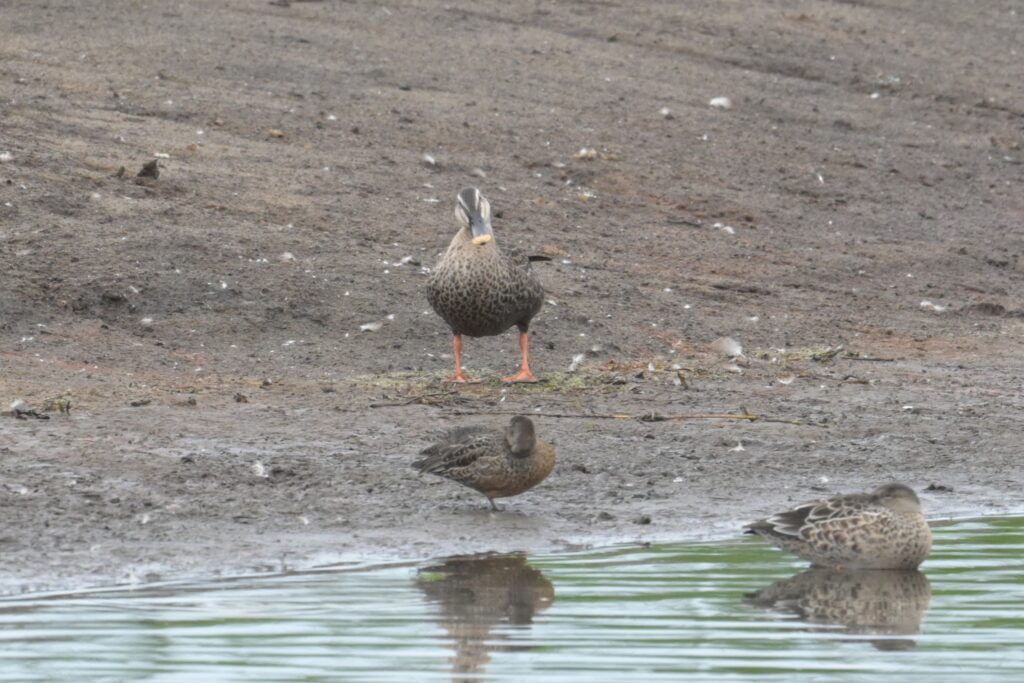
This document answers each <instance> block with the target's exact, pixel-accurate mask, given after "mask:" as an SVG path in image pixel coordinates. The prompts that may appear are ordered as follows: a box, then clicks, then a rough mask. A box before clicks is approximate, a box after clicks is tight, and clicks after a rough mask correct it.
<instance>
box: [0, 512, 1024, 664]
mask: <svg viewBox="0 0 1024 683" xmlns="http://www.w3.org/2000/svg"><path fill="white" fill-rule="evenodd" d="M935 531H936V533H935V550H934V553H933V555H932V557H931V559H929V561H928V562H927V563H926V564H925V565H924V566H923V568H922V571H921V572H877V571H876V572H846V573H842V574H836V573H833V572H820V571H806V568H805V567H804V566H802V565H801V563H800V562H799V561H796V560H793V559H792V558H790V557H788V556H786V555H784V554H782V553H780V552H777V551H775V550H772V549H770V548H768V547H767V546H766V545H764V544H763V542H760V541H759V540H757V539H744V540H740V539H737V540H735V541H729V542H724V543H691V544H680V545H664V546H654V547H647V548H638V547H622V548H614V549H606V550H601V551H588V552H578V553H568V554H561V555H536V556H531V557H529V558H527V557H526V556H525V555H504V556H485V557H479V556H477V557H474V558H449V559H447V560H438V561H435V562H430V563H425V564H421V565H395V566H386V567H380V568H374V569H365V570H359V571H340V570H324V571H317V572H308V573H302V574H289V575H281V576H270V577H261V578H249V579H239V580H232V581H220V582H213V583H207V584H200V585H191V586H182V585H175V586H164V587H150V588H141V589H135V590H128V589H118V590H110V591H99V592H90V593H85V594H76V595H68V596H21V597H17V598H11V599H4V600H0V681H56V680H67V681H82V680H89V681H175V682H177V681H182V682H184V681H199V680H202V681H296V680H302V681H337V680H353V681H400V682H402V683H409V682H410V681H448V680H456V681H473V680H488V681H517V682H518V681H580V682H583V681H593V680H608V681H644V682H646V681H705V680H707V681H711V680H713V681H723V680H736V681H753V680H757V681H765V680H778V681H826V680H829V681H831V680H837V679H838V680H843V681H879V680H898V681H901V682H905V681H928V682H929V683H933V682H934V681H943V680H949V681H967V680H976V681H983V680H984V681H988V680H993V681H994V680H1024V609H1022V608H1024V563H1022V561H1021V558H1022V553H1024V518H1009V519H985V520H980V521H969V522H961V523H958V524H955V525H950V526H944V527H941V528H938V529H936V530H935ZM882 674H885V675H886V676H885V678H883V677H882Z"/></svg>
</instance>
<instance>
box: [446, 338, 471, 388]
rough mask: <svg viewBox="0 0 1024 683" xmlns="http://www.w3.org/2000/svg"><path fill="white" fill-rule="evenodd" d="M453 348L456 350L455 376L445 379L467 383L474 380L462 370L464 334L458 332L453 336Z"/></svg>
mask: <svg viewBox="0 0 1024 683" xmlns="http://www.w3.org/2000/svg"><path fill="white" fill-rule="evenodd" d="M452 348H453V349H454V351H455V376H454V377H452V378H451V379H448V380H445V381H447V382H458V383H460V384H461V383H466V382H473V381H474V380H471V379H469V378H468V377H466V375H465V374H464V373H463V372H462V335H461V334H456V335H455V336H453V337H452Z"/></svg>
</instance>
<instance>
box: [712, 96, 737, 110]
mask: <svg viewBox="0 0 1024 683" xmlns="http://www.w3.org/2000/svg"><path fill="white" fill-rule="evenodd" d="M708 106H709V107H714V108H715V109H732V100H730V99H729V98H728V97H712V98H711V100H710V101H709V102H708Z"/></svg>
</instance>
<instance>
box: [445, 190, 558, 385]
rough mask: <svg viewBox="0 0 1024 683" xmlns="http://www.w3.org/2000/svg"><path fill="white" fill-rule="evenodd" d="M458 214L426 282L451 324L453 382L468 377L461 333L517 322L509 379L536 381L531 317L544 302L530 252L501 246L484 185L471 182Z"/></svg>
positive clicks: (495, 330)
mask: <svg viewBox="0 0 1024 683" xmlns="http://www.w3.org/2000/svg"><path fill="white" fill-rule="evenodd" d="M455 218H456V219H457V220H458V222H459V226H460V227H459V231H458V232H457V233H455V237H453V238H452V241H451V243H450V244H449V245H448V250H447V251H445V253H444V255H443V256H442V257H441V259H440V260H439V261H438V262H437V265H436V266H435V267H434V272H433V274H432V275H431V276H430V281H429V282H428V283H427V299H428V300H429V301H430V306H431V307H432V308H433V309H434V310H435V311H436V312H437V314H438V315H439V316H441V317H442V318H443V319H444V321H445V322H446V323H448V326H449V327H450V328H451V330H452V335H454V337H453V345H454V348H455V376H454V377H452V379H451V381H453V382H467V381H469V380H468V378H467V377H466V375H464V374H463V372H462V336H463V335H467V336H470V337H490V336H494V335H498V334H501V333H502V332H504V331H505V330H507V329H509V328H510V327H512V326H513V325H515V326H516V327H518V328H519V351H520V354H521V355H522V362H521V365H520V368H519V372H518V373H517V374H515V375H512V376H511V377H505V378H504V380H503V381H505V382H536V381H537V378H536V377H534V375H533V373H532V372H530V353H529V336H528V334H529V329H530V320H532V319H533V316H535V315H537V313H538V312H539V311H540V309H541V306H542V305H543V304H544V288H543V287H542V286H541V284H540V280H539V279H538V278H537V275H536V274H535V273H533V271H532V270H531V269H530V261H542V260H549V259H547V258H546V257H543V256H526V255H523V254H520V253H518V252H517V251H516V250H514V249H508V248H505V249H499V248H498V245H497V243H496V241H495V239H494V231H493V229H492V228H491V205H490V203H489V202H488V201H487V199H485V198H484V196H483V195H482V194H480V190H478V189H476V188H475V187H469V188H466V189H464V190H462V191H461V192H459V195H458V201H457V202H456V204H455Z"/></svg>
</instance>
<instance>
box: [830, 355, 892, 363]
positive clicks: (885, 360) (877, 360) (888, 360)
mask: <svg viewBox="0 0 1024 683" xmlns="http://www.w3.org/2000/svg"><path fill="white" fill-rule="evenodd" d="M843 360H863V361H871V362H874V363H894V362H895V361H896V359H895V358H874V357H872V356H855V355H853V354H851V353H848V354H846V355H845V356H843Z"/></svg>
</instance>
